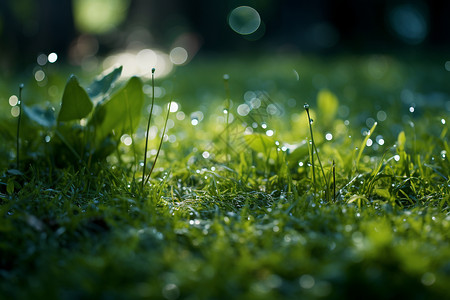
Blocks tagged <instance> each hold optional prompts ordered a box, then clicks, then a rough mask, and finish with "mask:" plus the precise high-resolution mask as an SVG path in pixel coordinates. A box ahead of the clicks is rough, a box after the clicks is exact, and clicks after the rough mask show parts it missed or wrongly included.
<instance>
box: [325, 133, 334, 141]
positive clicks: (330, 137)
mask: <svg viewBox="0 0 450 300" xmlns="http://www.w3.org/2000/svg"><path fill="white" fill-rule="evenodd" d="M325 139H326V140H327V141H331V140H332V139H333V135H332V134H331V133H327V134H326V135H325Z"/></svg>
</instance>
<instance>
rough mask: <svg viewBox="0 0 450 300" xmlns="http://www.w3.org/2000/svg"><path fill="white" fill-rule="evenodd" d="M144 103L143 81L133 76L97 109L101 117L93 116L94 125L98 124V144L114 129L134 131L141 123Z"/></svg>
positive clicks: (122, 131)
mask: <svg viewBox="0 0 450 300" xmlns="http://www.w3.org/2000/svg"><path fill="white" fill-rule="evenodd" d="M143 105H144V93H143V91H142V81H141V80H140V79H139V78H137V77H132V78H131V79H130V80H129V81H128V82H127V84H126V85H125V86H124V87H123V88H122V89H120V90H119V91H118V92H117V93H116V94H114V95H113V96H112V97H111V99H109V100H108V101H107V102H104V103H102V104H101V105H100V106H99V107H98V109H97V110H96V113H95V114H101V117H97V116H95V115H94V116H93V122H95V124H92V125H94V126H97V128H96V143H97V145H99V144H100V143H101V142H102V140H103V139H105V138H106V137H107V136H108V134H110V133H112V132H113V131H114V132H115V133H116V134H123V133H125V132H127V133H133V132H134V130H135V129H136V128H137V126H138V124H139V119H140V117H141V114H142V106H143ZM94 120H95V121H94Z"/></svg>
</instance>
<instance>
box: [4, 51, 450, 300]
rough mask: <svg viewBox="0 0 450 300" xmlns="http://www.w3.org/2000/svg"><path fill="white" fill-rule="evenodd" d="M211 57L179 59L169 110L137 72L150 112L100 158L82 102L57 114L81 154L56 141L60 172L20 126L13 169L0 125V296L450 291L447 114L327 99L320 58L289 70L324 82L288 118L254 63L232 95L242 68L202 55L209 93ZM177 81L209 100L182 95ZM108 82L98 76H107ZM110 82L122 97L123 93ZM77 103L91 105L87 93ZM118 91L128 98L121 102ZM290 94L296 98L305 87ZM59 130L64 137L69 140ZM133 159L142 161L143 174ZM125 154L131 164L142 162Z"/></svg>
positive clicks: (276, 86) (280, 95) (285, 105)
mask: <svg viewBox="0 0 450 300" xmlns="http://www.w3.org/2000/svg"><path fill="white" fill-rule="evenodd" d="M368 59H369V60H370V59H371V58H368ZM346 60H347V59H346V58H342V61H341V60H337V61H336V62H333V63H334V64H335V65H340V66H341V70H344V74H347V75H346V76H347V77H350V78H351V76H352V74H353V73H352V72H350V71H348V72H347V73H345V70H346V69H345V66H346V65H347V63H348V62H347V61H346ZM296 63H297V62H296V61H295V60H294V59H292V58H286V61H284V60H282V61H281V62H278V63H277V67H280V68H281V69H280V73H281V74H283V72H285V68H283V65H287V66H290V70H292V65H296ZM360 63H361V64H363V65H364V64H365V63H366V62H364V61H362V62H360ZM305 64H306V65H307V64H312V63H311V62H309V61H307V62H305ZM211 65H212V62H209V63H208V64H206V65H202V63H201V62H199V63H198V64H195V63H193V65H190V66H189V67H188V68H193V69H189V72H188V73H189V76H188V75H186V76H185V74H184V73H183V69H179V71H178V70H177V72H178V74H177V78H178V79H177V82H180V83H181V84H180V90H179V91H177V94H180V95H184V97H186V98H187V99H188V97H189V96H190V95H191V94H194V95H196V97H198V98H200V99H198V100H197V102H193V103H190V104H188V102H187V100H183V99H181V98H180V99H173V101H171V103H172V105H173V106H172V107H170V105H169V108H168V111H167V115H166V114H164V110H163V108H162V107H164V106H165V105H164V106H163V105H162V104H160V103H161V102H163V101H164V100H165V99H164V98H163V99H161V98H156V99H155V98H154V95H155V92H154V88H155V86H159V87H161V86H169V83H170V80H171V79H158V80H157V81H156V82H155V81H153V80H152V83H153V85H152V86H151V88H152V90H153V92H152V93H151V95H150V96H151V97H152V98H151V103H150V105H151V106H150V107H149V109H150V111H149V112H150V115H149V116H147V117H148V119H144V118H142V119H141V120H143V124H141V123H139V122H138V119H137V118H136V119H133V120H132V123H133V126H131V127H135V128H134V130H133V132H131V131H130V128H129V125H130V122H128V121H127V122H126V123H124V124H121V125H120V126H121V127H120V128H122V129H123V130H119V131H116V130H114V132H112V131H111V132H110V134H107V135H105V139H108V138H110V139H111V140H114V141H115V143H114V144H113V145H114V148H113V150H112V151H109V152H108V155H106V154H105V156H99V155H94V153H97V149H98V148H95V145H99V144H98V142H97V140H96V139H94V138H92V139H91V137H98V136H99V134H98V132H97V131H98V130H100V131H101V130H103V129H99V128H103V127H102V126H106V125H104V124H105V123H103V122H106V121H102V119H101V118H100V119H98V122H99V123H95V122H94V121H92V122H94V123H95V124H96V125H95V126H94V127H93V128H92V127H89V122H90V121H89V120H94V119H95V118H94V119H91V118H93V116H94V115H97V116H100V115H101V114H100V112H96V109H95V108H93V109H92V111H90V112H89V113H90V114H92V115H90V114H88V115H87V116H84V117H86V118H87V119H88V120H87V123H86V124H87V125H84V126H85V127H83V126H82V125H81V124H79V123H80V121H81V119H80V118H79V117H80V116H79V115H77V116H76V117H77V118H78V119H76V120H75V122H74V123H70V122H71V121H64V122H69V124H65V125H64V126H67V128H69V127H70V128H72V127H71V126H74V128H78V126H81V129H80V131H76V132H77V134H78V133H80V132H81V136H79V138H80V141H84V144H77V143H73V144H71V143H72V142H73V141H75V139H72V138H70V139H69V138H67V139H68V143H69V145H71V146H72V147H73V149H74V151H76V152H77V153H79V154H80V157H81V158H82V161H84V163H80V164H65V165H63V166H61V165H58V164H57V163H56V161H55V160H54V159H53V158H52V156H53V153H54V152H53V151H50V150H51V146H49V145H48V144H46V143H42V144H40V143H38V142H35V141H34V140H33V139H32V138H30V137H29V136H27V135H26V134H24V135H20V139H21V142H22V145H35V148H33V149H35V150H33V151H38V153H37V154H36V155H33V153H30V151H27V150H25V151H23V152H21V154H22V155H21V156H20V157H21V158H20V165H21V166H22V167H21V171H22V172H17V171H15V169H14V168H13V166H15V164H14V161H15V159H16V158H17V157H16V156H15V155H16V154H15V149H16V148H15V142H16V140H15V139H14V137H15V136H14V132H15V130H16V129H17V128H16V127H15V124H17V123H16V122H15V121H17V120H16V119H15V118H14V117H13V116H10V115H3V116H2V118H4V119H5V122H2V123H1V124H2V125H1V127H0V129H1V130H0V134H1V135H2V137H4V138H5V144H4V145H2V149H1V151H2V153H4V154H5V157H7V158H8V159H7V162H2V172H1V173H0V214H1V222H0V237H1V238H0V253H1V255H0V277H1V280H0V297H1V298H5V299H11V298H14V299H29V298H34V299H44V298H45V299H61V298H64V299H65V298H68V299H70V298H99V299H102V298H118V299H121V298H126V299H154V298H164V299H190V298H200V299H213V298H215V299H235V298H242V299H293V298H306V299H342V298H356V297H358V298H359V297H366V298H375V299H380V298H381V299H384V298H394V297H401V298H411V299H424V298H427V299H441V298H445V297H446V295H448V293H449V292H450V290H449V287H448V284H447V283H448V282H449V280H450V273H449V268H450V265H449V263H448V262H449V261H450V251H449V250H448V249H450V247H449V246H450V245H449V236H448V232H450V231H449V230H450V219H449V216H448V214H449V195H450V190H449V185H448V184H449V182H448V173H449V172H448V170H449V161H448V155H447V153H448V137H447V130H448V129H447V122H448V120H447V119H446V116H445V115H440V113H439V110H441V108H439V109H436V110H434V109H433V108H432V107H428V108H427V109H426V107H421V106H420V105H419V104H417V105H416V106H415V110H416V111H417V115H411V113H410V112H408V107H406V108H407V110H406V114H404V113H403V107H401V106H400V107H398V110H396V109H397V108H396V102H395V101H394V102H393V103H389V102H386V103H382V101H383V100H380V103H379V104H378V105H380V107H379V109H378V110H377V111H375V112H374V113H373V115H375V116H372V115H367V114H365V113H367V112H365V110H366V109H367V105H368V104H367V103H362V104H361V106H363V107H362V108H360V107H358V105H356V104H355V105H354V107H353V106H350V103H349V102H346V101H349V100H345V99H346V97H345V96H344V95H340V96H339V97H338V95H337V94H334V93H332V92H331V90H333V91H339V90H341V89H340V88H339V86H338V85H339V82H340V81H339V78H341V77H336V76H335V75H334V73H333V72H334V71H333V70H334V68H331V69H330V68H325V67H323V66H322V65H320V64H318V65H311V66H310V68H307V69H306V70H305V73H307V74H308V72H313V71H314V70H316V71H314V72H321V73H322V74H326V76H328V77H327V78H331V79H335V81H331V80H330V81H331V83H330V85H332V84H335V85H337V88H336V86H334V87H333V86H327V87H320V88H317V87H316V88H313V87H312V88H311V89H313V90H314V93H311V95H312V96H311V97H310V98H309V99H308V102H309V103H310V104H311V105H310V106H309V107H308V109H307V110H303V109H302V107H301V105H297V103H304V101H301V102H300V100H298V101H297V100H296V99H294V98H293V97H297V96H295V95H297V92H298V90H297V89H298V87H297V85H295V87H293V86H290V82H289V81H288V80H287V79H286V78H289V77H283V76H282V75H273V74H278V73H276V72H272V73H271V74H272V75H271V76H275V78H273V80H272V81H271V83H270V84H269V83H267V81H266V80H267V79H265V78H264V76H265V75H264V72H265V71H264V70H267V66H266V65H262V66H260V68H259V69H257V70H261V72H260V76H261V77H262V79H261V82H262V84H261V86H258V84H257V83H255V82H253V81H250V82H248V86H241V85H242V84H243V83H242V82H240V78H239V77H240V76H244V75H245V76H250V75H248V74H245V72H244V71H242V70H241V68H238V69H236V70H234V69H233V68H232V66H228V65H227V68H225V67H224V66H223V65H221V64H220V63H215V64H214V70H216V69H218V70H217V71H216V72H217V74H218V76H217V78H216V80H217V82H218V84H217V87H215V86H214V84H213V83H212V84H211V85H209V82H208V81H209V80H210V78H211V73H206V74H205V73H204V69H205V68H210V67H211ZM358 66H359V65H358V64H356V69H358ZM228 68H231V70H228V71H230V74H231V75H232V76H233V77H232V78H236V79H235V81H236V83H235V82H234V81H233V91H237V90H239V89H240V88H242V95H240V96H239V95H233V94H231V91H230V89H229V88H228V87H227V88H226V93H227V96H226V102H225V105H221V104H222V103H223V97H221V96H220V95H222V94H223V86H222V85H221V80H220V78H221V75H220V74H223V71H224V69H228ZM361 68H362V67H361ZM397 68H398V69H393V70H391V71H390V72H393V73H396V74H397V73H401V72H402V67H401V63H398V65H397ZM269 69H270V68H269ZM325 69H328V70H330V71H329V72H330V73H325V72H324V70H325ZM232 71H234V72H235V73H236V75H233V74H232V73H233V72H232ZM116 72H117V71H116ZM186 72H187V71H186ZM193 72H194V73H195V74H198V76H196V77H197V79H199V78H200V79H203V78H204V79H203V80H204V82H205V84H206V85H207V86H208V87H210V88H212V91H208V90H205V88H203V87H202V88H200V90H199V91H192V90H191V89H192V84H187V85H186V86H183V84H184V82H185V81H184V80H183V79H186V81H187V82H188V83H189V81H190V80H191V79H192V77H193V76H192V74H193ZM211 72H213V71H211ZM253 72H254V71H253ZM253 72H252V74H254V73H253ZM361 72H363V71H361ZM241 73H242V74H241ZM109 74H110V75H106V76H103V77H101V78H104V79H101V78H100V79H99V82H102V81H105V80H107V81H110V80H112V77H115V76H116V75H117V74H116V73H112V75H111V73H109ZM114 74H116V75H114ZM212 74H214V73H212ZM286 74H287V75H286V76H288V74H289V73H288V72H287V71H286ZM341 75H342V74H341ZM108 76H109V77H108ZM202 76H203V77H202ZM277 76H280V77H279V78H278V77H277ZM386 76H388V77H389V76H391V75H390V73H389V74H386ZM394 77H395V76H394ZM105 78H109V79H105ZM248 78H251V77H248ZM389 78H390V77H389ZM200 79H199V80H200ZM322 79H323V78H322ZM357 79H358V80H356V79H354V80H355V82H356V83H355V84H356V86H357V87H359V88H360V89H361V91H359V90H358V91H354V92H353V93H349V94H348V95H347V96H348V97H350V96H351V95H354V96H355V97H356V96H359V97H362V96H361V95H365V94H364V93H363V92H364V91H367V88H368V86H370V84H371V83H372V81H370V80H368V79H366V81H363V80H362V79H361V76H360V77H357ZM115 80H119V78H116V79H115ZM134 80H138V79H134ZM200 81H202V80H200ZM417 81H420V78H416V80H415V82H417ZM136 82H137V81H136ZM336 82H337V83H336ZM381 82H382V83H383V82H384V83H383V84H384V85H381V87H380V88H381V90H382V92H380V93H381V94H380V95H381V96H383V95H384V96H385V97H381V96H380V99H389V97H388V96H389V94H390V91H391V90H390V89H392V86H391V83H390V81H389V80H386V81H383V80H381ZM229 84H231V82H229ZM234 84H236V87H235V86H234ZM283 84H285V85H283ZM296 84H298V83H296ZM342 84H343V83H342ZM28 86H30V85H29V84H27V89H28ZM79 86H80V87H81V85H79ZM100 86H103V85H100ZM105 86H107V85H105ZM283 87H285V88H286V90H288V91H292V92H287V91H285V90H284V89H283ZM32 88H33V87H32V85H31V87H30V89H32ZM116 88H117V89H118V90H119V91H118V92H117V93H120V89H121V87H120V86H119V87H116ZM113 89H114V87H113ZM87 93H88V96H89V98H90V99H92V93H93V92H92V90H89V91H88V92H87ZM89 93H90V94H89ZM107 93H109V92H107ZM203 93H204V95H209V96H208V97H206V96H205V101H213V100H212V99H216V98H215V96H214V95H215V94H214V93H216V94H217V95H218V96H217V99H216V101H213V104H214V105H213V104H210V105H208V106H206V105H205V103H204V102H202V100H201V98H202V97H203V96H202V94H203ZM336 93H338V92H336ZM134 94H136V93H135V92H134V91H132V90H127V95H128V97H129V99H128V100H129V104H131V103H133V99H134V97H130V95H134ZM114 95H115V92H114V91H113V92H112V93H111V97H112V98H111V99H110V100H107V99H105V100H104V101H105V102H102V101H103V100H100V102H98V104H95V103H97V102H96V101H93V107H96V105H105V106H106V105H107V104H106V103H108V102H107V101H113V99H114ZM269 95H270V97H269ZM298 95H299V96H298V97H299V98H301V99H303V95H309V92H308V91H303V93H299V94H298ZM349 95H350V96H349ZM24 96H26V97H28V95H24ZM341 96H342V97H341ZM369 96H370V95H369ZM99 97H100V96H99ZM272 97H273V99H277V101H275V100H272ZM100 98H101V97H100ZM27 99H28V98H27ZM94 99H95V97H94ZM108 99H109V98H108ZM311 99H313V100H311ZM314 99H317V100H316V101H314ZM338 99H339V100H338ZM352 100H354V99H352ZM30 101H31V100H30ZM189 101H191V100H190V99H189ZM192 101H193V100H192ZM386 101H388V100H386ZM143 102H145V101H143ZM27 103H28V101H27ZM102 103H104V104H102ZM352 103H353V102H352ZM355 103H358V102H355ZM22 104H23V103H22ZM113 104H114V103H113ZM113 104H110V105H113ZM215 104H217V105H215ZM1 105H4V104H1ZM408 105H411V104H410V103H408ZM444 105H445V103H444ZM99 107H101V106H99ZM142 107H144V106H141V108H142ZM350 107H351V110H350ZM175 108H177V109H175ZM224 108H226V109H227V114H226V116H225V115H224V113H223V109H224ZM97 110H98V111H101V109H100V108H98V109H97ZM428 110H429V111H430V112H429V113H430V115H428V114H427V113H428ZM2 111H8V110H2ZM24 111H25V110H24ZM35 111H37V110H35ZM144 111H145V110H144ZM380 111H383V113H384V114H386V115H388V116H391V115H392V116H396V114H400V115H403V117H404V118H396V117H392V118H384V114H383V113H381V114H379V118H378V117H376V115H377V112H380ZM420 111H422V113H421V114H420V115H419V112H420ZM8 112H9V111H8ZM77 112H79V110H76V111H74V113H75V114H76V113H77ZM146 112H148V111H146ZM146 112H140V113H141V114H142V115H145V113H146ZM169 112H172V113H171V114H169ZM108 113H109V112H108V111H106V114H108ZM436 115H437V116H439V117H438V118H436V117H435V116H436ZM23 117H24V119H22V121H23V123H24V124H26V123H27V122H30V121H33V120H30V115H29V114H26V113H24V116H23ZM84 117H83V118H84ZM27 118H28V119H27ZM83 118H82V119H83ZM105 118H107V117H105ZM127 118H128V117H126V118H124V119H127ZM150 118H152V119H151V121H152V124H154V125H153V126H150ZM56 119H57V118H56ZM60 119H61V118H60ZM63 119H64V118H63ZM310 119H314V126H311V123H310V122H309V120H310ZM103 120H106V119H103ZM194 120H195V121H194ZM60 121H61V120H60ZM61 122H62V121H61ZM77 122H78V124H76V123H77ZM82 123H83V124H84V122H82ZM98 124H103V125H98ZM376 124H377V125H376ZM411 124H412V125H413V126H411ZM75 125H76V126H75ZM24 126H27V125H24ZM55 126H58V125H56V124H55ZM61 126H62V125H61ZM375 126H376V131H375ZM56 128H57V130H59V129H60V128H59V127H56ZM115 128H117V127H115ZM44 129H45V130H44ZM50 129H51V130H53V127H50V128H42V127H40V129H39V131H37V132H38V133H39V134H38V136H40V137H43V138H45V136H46V135H44V134H49V132H50V133H51V131H48V130H50ZM46 130H47V131H46ZM71 130H72V129H71ZM74 130H75V129H74ZM77 130H78V129H77ZM11 132H12V134H11ZM67 132H70V130H67V131H64V133H65V134H64V135H63V136H64V137H69V136H70V135H68V134H67ZM22 133H23V132H22ZM125 134H126V135H127V136H126V135H125ZM102 136H103V135H102ZM106 136H107V137H106ZM128 136H129V137H130V139H131V140H132V143H134V144H135V146H134V148H133V146H131V144H129V141H130V140H129V139H125V138H128ZM158 136H161V139H158V138H157V137H158ZM122 137H123V138H122ZM53 138H55V139H56V138H57V136H54V135H53V136H52V139H53ZM121 138H122V139H121ZM310 139H311V141H312V144H309V141H310ZM44 141H45V139H44ZM69 141H70V142H69ZM163 141H165V142H164V143H162V142H163ZM80 145H81V146H82V147H80ZM62 146H63V147H66V146H65V145H62ZM24 147H25V146H22V147H21V149H26V148H24ZM93 147H94V148H93ZM80 149H84V151H85V153H86V154H87V155H82V153H83V151H81V150H80ZM133 149H135V150H133ZM148 149H154V150H150V151H149V150H148ZM41 150H42V151H41ZM65 150H66V151H67V148H65ZM68 151H69V153H70V150H68ZM141 151H143V153H142V152H141ZM148 152H150V153H149V159H152V160H153V165H152V169H151V170H150V172H149V173H147V175H146V172H147V170H148V168H147V166H146V165H147V161H146V159H147V153H148ZM319 153H320V162H319ZM91 154H92V155H91ZM135 157H138V158H139V157H143V164H142V165H139V164H138V161H136V158H135ZM158 157H160V158H159V160H158V167H155V162H156V160H157V158H158ZM161 158H162V159H161ZM316 158H317V159H316ZM11 162H12V163H11ZM88 162H90V163H88ZM139 162H140V161H139ZM138 166H139V167H140V166H142V167H143V173H142V179H141V181H139V180H138V179H137V178H136V175H135V174H136V171H137V169H138ZM317 168H319V169H320V173H319V172H317V170H319V169H317ZM313 170H314V171H313ZM150 175H152V176H151V177H150ZM139 177H140V176H139ZM139 179H140V178H139ZM146 181H148V182H146ZM145 183H150V184H147V185H144V184H145ZM143 186H144V187H145V188H144V190H143V189H142V187H143ZM143 191H144V192H143Z"/></svg>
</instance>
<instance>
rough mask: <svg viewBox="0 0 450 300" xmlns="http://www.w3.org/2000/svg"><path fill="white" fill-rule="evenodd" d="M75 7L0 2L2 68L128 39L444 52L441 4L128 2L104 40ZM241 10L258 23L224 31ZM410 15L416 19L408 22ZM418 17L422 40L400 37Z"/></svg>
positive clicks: (230, 47) (447, 41) (446, 17)
mask: <svg viewBox="0 0 450 300" xmlns="http://www.w3.org/2000/svg"><path fill="white" fill-rule="evenodd" d="M75 1H77V0H73V1H72V0H1V1H0V51H1V52H0V66H1V68H2V69H3V70H14V69H16V68H18V67H23V66H24V65H29V64H30V63H34V62H35V61H36V57H37V55H38V54H39V53H46V54H48V53H50V52H57V53H58V55H59V57H60V58H61V59H62V60H64V59H66V60H67V61H68V62H74V63H75V64H76V59H70V56H71V51H72V50H73V49H72V50H71V47H73V45H74V41H75V40H76V39H77V38H79V37H80V36H82V37H88V39H89V40H90V41H94V44H95V47H94V48H95V50H94V52H95V54H97V55H103V54H106V53H108V52H109V51H111V50H114V49H120V48H125V47H127V46H128V45H129V44H130V42H131V41H130V39H131V40H133V39H134V41H136V40H139V42H141V43H142V44H144V45H145V46H147V47H154V48H160V49H163V50H165V51H167V50H169V49H170V48H171V47H172V46H173V45H174V43H175V44H176V41H177V39H179V38H180V37H181V36H183V34H184V36H186V35H187V36H188V37H189V38H190V39H191V41H195V44H196V45H197V46H198V48H199V50H200V53H210V52H215V53H217V52H237V51H239V52H255V51H257V52H267V51H277V52H283V51H299V52H306V53H316V54H333V53H342V52H344V53H366V52H371V53H378V52H383V53H384V52H400V53H402V52H405V51H408V52H411V51H413V52H426V51H441V52H442V51H446V50H447V49H448V48H449V46H450V1H447V0H435V1H397V0H394V1H382V0H365V1H361V0H337V1H336V0H335V1H333V0H317V1H302V0H281V1H280V0H278V1H277V0H259V1H256V0H255V1H234V0H230V1H211V0H191V1H186V0H164V1H159V0H150V1H148V0H130V1H129V5H128V9H127V10H126V11H124V12H123V13H124V14H126V18H125V21H123V22H121V23H120V24H118V25H117V26H116V27H115V28H114V29H112V30H110V31H109V32H103V33H89V32H82V31H80V30H79V29H78V28H77V26H76V22H75V21H74V15H73V4H74V2H75ZM240 5H248V6H251V7H253V8H255V9H256V10H257V11H258V12H259V14H260V16H261V19H262V20H263V23H264V24H263V25H262V26H261V28H260V29H259V30H258V31H257V32H256V33H255V34H252V35H249V36H242V35H239V34H237V33H236V32H234V31H233V30H231V28H230V27H229V26H228V24H227V16H228V15H229V13H230V11H231V10H232V9H233V8H235V7H237V6H240ZM399 11H400V14H398V13H397V14H396V12H399ZM411 11H412V12H413V13H415V15H414V14H413V16H412V17H411ZM402 12H403V14H402ZM405 12H406V13H405ZM414 16H416V18H414ZM417 18H418V19H419V21H422V23H420V24H419V27H418V28H419V29H421V28H422V29H423V30H424V32H425V35H424V37H422V38H419V39H416V40H415V39H411V38H408V37H407V36H406V37H405V36H404V35H402V34H401V32H400V33H399V32H398V28H397V29H396V28H395V26H394V25H393V24H394V23H395V22H397V21H398V22H397V23H398V24H400V25H399V26H402V27H401V28H404V29H405V30H406V33H408V32H410V31H408V30H410V29H411V28H413V29H414V28H417V20H418V19H417ZM414 26H416V27H414ZM420 26H422V27H420ZM137 28H139V30H140V31H139V30H138V31H137ZM136 32H138V33H136ZM412 34H414V31H413V32H412ZM72 52H73V51H72ZM91 52H92V51H91ZM90 54H92V53H90Z"/></svg>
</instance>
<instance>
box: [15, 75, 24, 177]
mask: <svg viewBox="0 0 450 300" xmlns="http://www.w3.org/2000/svg"><path fill="white" fill-rule="evenodd" d="M23 87H24V85H23V83H21V84H20V85H19V101H18V102H17V104H18V105H19V117H18V118H17V134H16V160H17V162H16V168H17V170H19V169H20V165H19V164H20V163H19V161H20V119H21V117H22V90H23Z"/></svg>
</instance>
